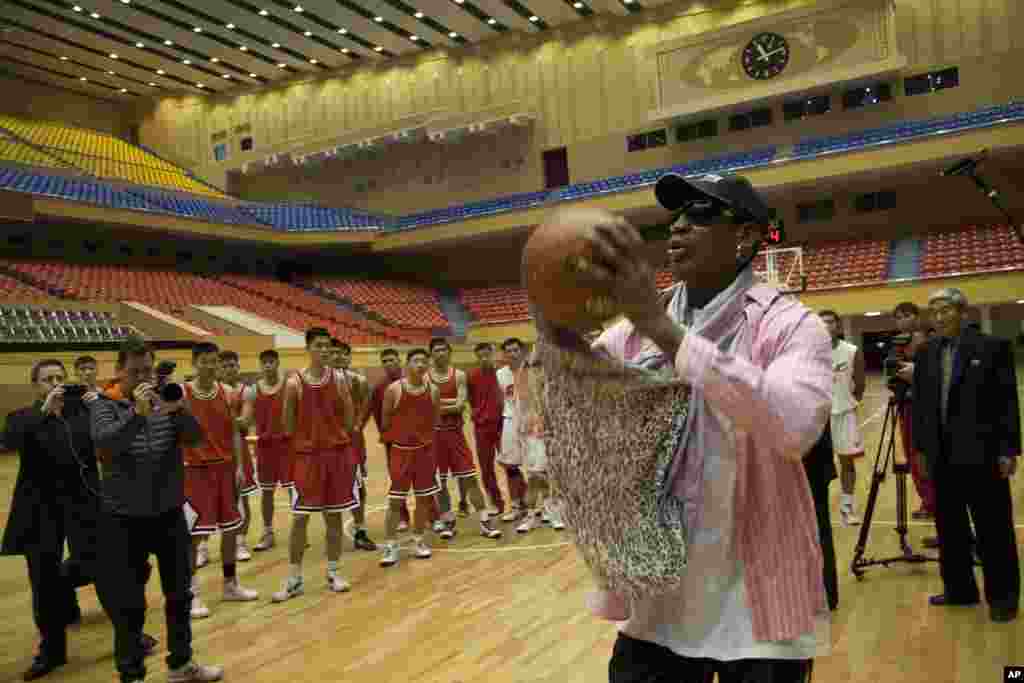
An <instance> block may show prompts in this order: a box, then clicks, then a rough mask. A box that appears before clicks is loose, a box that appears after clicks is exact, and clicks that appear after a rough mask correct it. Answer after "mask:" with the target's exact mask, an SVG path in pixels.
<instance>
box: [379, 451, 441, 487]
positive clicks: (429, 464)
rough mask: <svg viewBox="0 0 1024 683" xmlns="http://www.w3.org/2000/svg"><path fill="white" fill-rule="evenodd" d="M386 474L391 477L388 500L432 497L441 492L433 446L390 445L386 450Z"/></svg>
mask: <svg viewBox="0 0 1024 683" xmlns="http://www.w3.org/2000/svg"><path fill="white" fill-rule="evenodd" d="M388 473H389V474H390V475H391V489H390V491H389V492H388V497H390V498H405V497H406V496H407V495H409V491H410V490H412V493H413V495H414V496H421V497H422V496H432V495H434V494H435V493H437V492H438V491H440V490H441V485H440V482H439V481H438V478H437V465H436V464H435V461H434V445H433V444H430V445H427V446H419V447H413V448H409V447H407V446H399V445H397V444H391V448H390V449H389V450H388Z"/></svg>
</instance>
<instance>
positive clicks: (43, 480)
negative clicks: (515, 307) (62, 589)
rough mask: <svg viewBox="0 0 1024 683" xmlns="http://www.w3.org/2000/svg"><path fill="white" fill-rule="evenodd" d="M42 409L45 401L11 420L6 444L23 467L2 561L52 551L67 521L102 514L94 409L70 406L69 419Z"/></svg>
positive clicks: (66, 414) (1, 551) (1, 549)
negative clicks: (91, 412)
mask: <svg viewBox="0 0 1024 683" xmlns="http://www.w3.org/2000/svg"><path fill="white" fill-rule="evenodd" d="M41 408H42V401H39V402H37V403H35V404H33V405H31V406H29V407H27V408H22V409H20V410H16V411H14V412H13V413H11V414H10V415H8V416H7V424H6V428H5V430H4V442H5V444H6V445H7V447H8V448H10V449H12V450H17V451H18V456H19V458H20V464H19V468H18V479H17V481H16V482H15V484H14V497H13V500H12V501H11V511H10V515H9V516H8V518H7V526H6V528H5V529H4V536H3V543H2V545H0V554H2V555H23V554H25V553H26V552H29V551H31V550H34V549H37V548H46V549H51V550H52V549H54V547H55V546H57V545H60V543H61V540H60V539H61V536H62V533H64V532H63V531H62V529H64V528H65V527H66V525H64V523H63V520H64V519H65V518H66V516H67V515H75V516H77V517H91V516H94V515H96V514H98V512H99V498H98V497H97V496H96V494H95V493H94V492H98V491H99V485H100V484H99V476H98V471H97V468H96V453H95V450H94V448H93V442H92V437H91V436H90V433H89V411H88V408H86V407H85V406H84V405H83V404H80V403H68V404H66V405H65V408H64V412H63V415H62V418H63V419H61V418H57V417H55V416H53V415H43V413H42V411H41ZM69 436H70V442H69ZM72 445H73V449H72V447H71V446H72ZM90 489H91V490H90ZM62 550H63V549H61V551H62Z"/></svg>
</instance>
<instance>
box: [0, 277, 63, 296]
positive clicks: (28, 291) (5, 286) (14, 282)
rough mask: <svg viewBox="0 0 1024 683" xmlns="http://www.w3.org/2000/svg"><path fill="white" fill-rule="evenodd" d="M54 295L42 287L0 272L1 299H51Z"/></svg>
mask: <svg viewBox="0 0 1024 683" xmlns="http://www.w3.org/2000/svg"><path fill="white" fill-rule="evenodd" d="M51 298H52V297H51V296H50V294H49V293H48V292H46V291H44V290H42V289H38V288H36V287H33V286H32V285H30V284H28V283H25V282H22V281H21V280H18V279H17V278H13V277H11V276H9V275H4V274H2V273H0V299H5V300H9V301H15V300H16V301H40V302H42V301H49V300H50V299H51Z"/></svg>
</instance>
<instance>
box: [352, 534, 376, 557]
mask: <svg viewBox="0 0 1024 683" xmlns="http://www.w3.org/2000/svg"><path fill="white" fill-rule="evenodd" d="M352 543H353V545H355V547H356V548H359V549H360V550H367V551H370V552H373V551H375V550H377V544H376V543H374V542H373V541H371V540H370V536H369V535H368V534H367V533H366V529H360V530H359V531H357V532H356V535H355V537H354V538H353V539H352Z"/></svg>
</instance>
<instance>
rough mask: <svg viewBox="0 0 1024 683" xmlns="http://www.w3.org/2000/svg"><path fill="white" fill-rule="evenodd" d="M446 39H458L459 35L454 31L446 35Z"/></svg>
mask: <svg viewBox="0 0 1024 683" xmlns="http://www.w3.org/2000/svg"><path fill="white" fill-rule="evenodd" d="M448 37H449V38H458V37H459V34H458V33H456V32H455V31H452V32H451V33H449V34H448Z"/></svg>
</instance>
